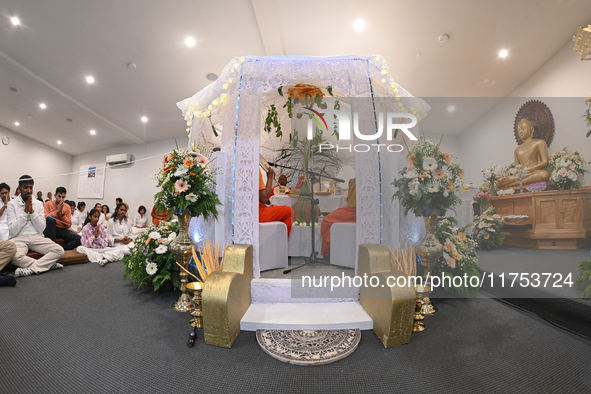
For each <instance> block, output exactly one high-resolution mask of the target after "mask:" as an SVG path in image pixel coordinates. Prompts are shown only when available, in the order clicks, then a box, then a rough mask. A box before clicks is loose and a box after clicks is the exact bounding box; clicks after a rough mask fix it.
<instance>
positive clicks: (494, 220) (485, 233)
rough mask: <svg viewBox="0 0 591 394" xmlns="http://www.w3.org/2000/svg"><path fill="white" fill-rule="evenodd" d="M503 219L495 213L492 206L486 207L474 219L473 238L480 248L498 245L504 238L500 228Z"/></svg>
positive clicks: (503, 221) (503, 222) (503, 223)
mask: <svg viewBox="0 0 591 394" xmlns="http://www.w3.org/2000/svg"><path fill="white" fill-rule="evenodd" d="M504 225H505V220H504V219H503V218H502V217H501V215H499V214H497V211H496V209H495V208H494V207H490V208H488V209H487V210H486V211H484V212H483V213H482V215H480V216H479V217H477V218H476V220H475V221H474V238H475V240H476V242H477V243H478V246H479V247H480V248H481V249H484V248H486V249H491V248H494V247H497V246H500V245H501V244H502V243H503V240H504V239H505V236H504V235H503V234H502V233H501V228H502V227H503V226H504Z"/></svg>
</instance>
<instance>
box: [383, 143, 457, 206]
mask: <svg viewBox="0 0 591 394" xmlns="http://www.w3.org/2000/svg"><path fill="white" fill-rule="evenodd" d="M454 159H455V156H454V155H450V154H449V153H443V152H441V151H440V150H439V142H437V141H433V140H429V139H424V138H423V137H420V138H419V141H418V142H417V143H416V144H415V145H414V146H413V147H412V148H410V150H409V152H408V156H407V160H408V163H409V164H410V167H404V168H403V169H402V171H400V177H399V178H398V179H396V180H395V181H394V182H393V183H392V184H393V185H395V186H396V188H397V189H398V190H397V191H396V193H394V196H393V197H392V199H394V198H398V200H399V201H400V204H401V205H402V207H403V208H404V213H405V214H407V213H408V212H409V211H412V212H413V213H414V214H415V215H416V216H420V215H421V210H423V209H429V208H433V209H438V210H439V213H440V214H444V213H445V211H447V210H448V209H450V208H453V207H455V206H456V205H458V204H459V203H460V202H461V198H460V196H459V195H458V194H457V193H456V192H457V191H460V190H461V188H462V186H463V182H462V178H463V177H464V172H463V171H462V169H461V167H460V166H459V164H456V163H454V162H453V160H454Z"/></svg>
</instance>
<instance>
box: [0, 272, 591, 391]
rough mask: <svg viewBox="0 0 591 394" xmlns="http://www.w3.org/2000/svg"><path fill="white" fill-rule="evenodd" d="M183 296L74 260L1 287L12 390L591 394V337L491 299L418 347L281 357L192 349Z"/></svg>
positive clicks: (431, 325) (465, 305)
mask: <svg viewBox="0 0 591 394" xmlns="http://www.w3.org/2000/svg"><path fill="white" fill-rule="evenodd" d="M177 295H178V294H177V293H166V294H159V293H154V292H152V291H151V290H147V289H146V290H144V289H142V290H139V291H137V290H136V288H135V287H134V285H133V284H131V283H129V282H127V281H124V280H123V267H122V266H121V264H119V263H114V264H110V265H107V266H106V267H105V268H101V267H99V266H98V265H96V264H82V265H75V266H68V267H65V268H64V269H63V270H57V271H51V272H48V273H45V274H42V275H38V276H32V277H26V278H21V279H19V281H18V284H17V286H16V287H14V288H7V287H4V288H0V299H1V302H0V392H2V393H171V392H181V393H185V392H187V393H188V392H193V393H194V392H197V393H361V392H363V393H366V392H367V393H393V392H436V393H508V392H517V393H541V392H544V393H590V392H591V375H590V374H589V355H590V354H591V353H590V351H591V342H589V341H586V340H584V339H581V338H579V337H576V336H574V335H572V334H569V333H567V332H565V331H562V330H560V329H558V328H556V327H553V326H551V325H549V324H547V323H545V322H543V321H541V320H537V319H535V318H534V317H532V316H530V315H527V314H523V313H521V312H519V311H517V310H515V309H512V308H511V307H508V306H506V305H503V304H501V303H499V302H497V301H495V300H491V299H442V300H438V304H437V306H438V308H439V313H438V314H437V315H435V316H432V317H429V318H427V320H426V324H427V330H426V331H425V332H423V333H420V334H413V337H412V341H411V343H409V344H407V345H404V346H400V347H397V348H391V349H384V348H383V346H382V344H381V343H380V342H379V341H378V339H377V337H376V336H375V334H374V333H373V332H372V331H364V332H363V334H362V340H361V343H360V345H359V347H358V349H357V350H356V351H355V352H354V353H353V354H352V355H351V356H349V357H348V358H346V359H344V360H341V361H338V362H336V363H333V364H329V365H324V366H319V367H299V366H293V365H289V364H284V363H281V362H279V361H277V360H275V359H273V358H271V357H270V356H268V355H267V354H265V353H264V352H263V350H262V349H261V348H260V347H259V346H258V344H257V343H256V339H255V333H253V332H242V333H241V334H240V335H239V337H238V339H237V341H236V342H235V344H234V346H233V347H232V348H231V349H222V348H217V347H213V346H208V345H205V344H204V343H203V338H202V333H201V332H200V337H199V339H198V342H197V344H196V345H195V347H194V348H187V347H186V345H185V344H186V340H187V334H188V333H189V331H190V328H189V325H188V322H189V317H190V316H189V315H188V314H183V313H178V312H174V311H173V310H172V309H171V308H170V305H171V304H172V302H173V301H174V300H175V299H176V297H177Z"/></svg>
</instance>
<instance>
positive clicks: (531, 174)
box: [496, 118, 550, 190]
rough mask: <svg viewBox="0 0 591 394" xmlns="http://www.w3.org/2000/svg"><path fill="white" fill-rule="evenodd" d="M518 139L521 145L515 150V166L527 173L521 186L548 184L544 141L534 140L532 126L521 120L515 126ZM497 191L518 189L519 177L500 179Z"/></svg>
mask: <svg viewBox="0 0 591 394" xmlns="http://www.w3.org/2000/svg"><path fill="white" fill-rule="evenodd" d="M517 132H518V133H519V137H521V139H522V140H523V144H521V145H519V146H517V148H515V166H519V165H521V168H522V169H523V170H525V169H527V173H526V174H524V175H523V177H522V183H523V186H524V187H525V186H527V185H530V184H532V183H537V182H546V183H547V182H548V180H549V179H550V174H549V173H548V171H546V168H547V167H548V145H546V141H544V140H538V139H534V138H533V137H534V125H533V123H532V122H530V121H529V120H527V119H525V118H523V119H521V120H520V121H519V124H518V125H517ZM496 186H497V189H498V190H504V189H513V188H519V176H517V175H514V176H508V177H506V178H503V179H500V180H499V181H498V182H497V184H496Z"/></svg>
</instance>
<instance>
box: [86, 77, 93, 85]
mask: <svg viewBox="0 0 591 394" xmlns="http://www.w3.org/2000/svg"><path fill="white" fill-rule="evenodd" d="M86 82H88V83H94V77H92V76H90V75H89V76H88V77H86Z"/></svg>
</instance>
